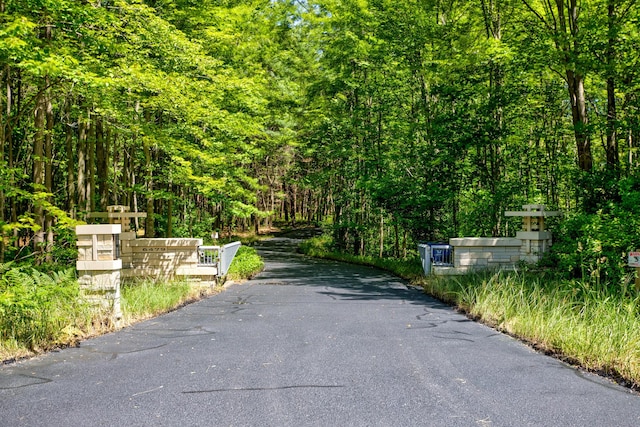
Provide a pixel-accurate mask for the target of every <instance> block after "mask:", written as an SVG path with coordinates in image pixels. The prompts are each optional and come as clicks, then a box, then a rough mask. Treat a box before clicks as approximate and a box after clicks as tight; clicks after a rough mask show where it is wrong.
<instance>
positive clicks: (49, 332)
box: [0, 263, 90, 355]
mask: <svg viewBox="0 0 640 427" xmlns="http://www.w3.org/2000/svg"><path fill="white" fill-rule="evenodd" d="M1 270H2V271H1V278H0V347H1V348H2V351H0V353H2V354H3V355H4V353H5V352H6V349H8V348H9V349H12V348H13V349H15V348H21V347H24V348H26V349H28V350H32V351H33V350H42V349H45V350H46V349H49V348H51V347H52V346H55V345H56V344H57V343H60V342H61V341H66V340H67V339H68V338H69V337H68V336H66V335H67V333H68V332H69V331H73V330H78V329H86V327H87V324H88V322H89V320H90V314H89V309H88V307H87V306H86V305H85V304H83V302H82V301H81V300H80V299H79V295H78V292H79V288H78V283H77V281H76V279H75V275H74V271H73V270H72V269H66V270H64V271H60V272H53V273H44V272H41V271H38V270H35V269H33V268H32V267H28V266H22V267H20V266H16V265H13V264H11V263H8V264H3V265H2V266H1Z"/></svg>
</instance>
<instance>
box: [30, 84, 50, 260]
mask: <svg viewBox="0 0 640 427" xmlns="http://www.w3.org/2000/svg"><path fill="white" fill-rule="evenodd" d="M45 87H46V83H45V84H43V87H42V88H41V89H40V90H39V91H38V94H37V95H36V96H37V99H36V107H35V111H34V116H35V118H34V127H35V134H34V138H33V176H32V179H33V190H34V192H42V191H45V172H44V164H45V153H44V145H45V141H44V140H45V133H46V129H45V122H46V109H47V101H46V95H45V90H46V89H45ZM33 213H34V222H35V225H36V227H37V230H35V235H34V237H33V249H34V252H36V253H38V254H42V253H43V252H44V239H45V228H44V227H45V223H44V209H43V207H42V202H41V201H38V200H36V202H35V206H34V211H33ZM38 261H39V262H41V261H42V259H41V258H40V257H38Z"/></svg>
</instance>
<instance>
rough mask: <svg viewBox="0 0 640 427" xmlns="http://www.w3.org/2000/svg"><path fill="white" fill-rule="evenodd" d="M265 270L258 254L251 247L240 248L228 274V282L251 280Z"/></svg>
mask: <svg viewBox="0 0 640 427" xmlns="http://www.w3.org/2000/svg"><path fill="white" fill-rule="evenodd" d="M263 268H264V262H263V261H262V258H261V257H260V256H259V255H258V252H257V251H256V250H255V249H254V248H252V247H250V246H245V245H243V246H240V247H239V248H238V252H237V253H236V256H235V258H233V261H232V262H231V266H230V267H229V271H228V272H227V279H228V280H246V279H250V278H252V277H253V276H255V275H256V274H258V273H259V272H261V271H262V269H263Z"/></svg>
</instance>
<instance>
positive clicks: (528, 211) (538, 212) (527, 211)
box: [504, 205, 560, 217]
mask: <svg viewBox="0 0 640 427" xmlns="http://www.w3.org/2000/svg"><path fill="white" fill-rule="evenodd" d="M522 209H523V210H522V211H506V212H505V213H504V216H521V217H527V216H528V217H549V216H558V215H560V211H547V210H545V206H544V205H522Z"/></svg>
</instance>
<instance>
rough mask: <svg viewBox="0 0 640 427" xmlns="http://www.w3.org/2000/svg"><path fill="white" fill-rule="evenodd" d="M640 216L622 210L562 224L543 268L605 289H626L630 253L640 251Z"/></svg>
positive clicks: (577, 216) (580, 216)
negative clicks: (638, 249)
mask: <svg viewBox="0 0 640 427" xmlns="http://www.w3.org/2000/svg"><path fill="white" fill-rule="evenodd" d="M639 231H640V220H639V219H638V215H636V214H634V213H632V212H629V211H627V210H624V209H622V208H620V207H612V208H611V209H609V210H608V211H605V210H602V211H600V212H598V213H597V214H575V215H572V216H570V217H568V218H566V219H565V220H564V221H562V222H561V223H560V226H559V230H558V231H557V232H556V233H555V236H554V244H553V246H552V247H551V251H550V252H549V253H548V254H547V255H546V256H545V258H544V260H543V262H542V265H546V266H553V267H555V268H557V270H558V271H559V272H562V273H564V274H565V275H566V276H567V277H569V278H580V279H582V280H585V281H589V282H591V283H594V284H597V285H602V286H605V287H613V288H618V289H619V287H620V286H621V285H624V286H625V287H626V286H627V284H628V282H629V274H630V270H629V268H628V267H627V253H628V252H629V251H633V250H636V249H637V248H639V247H640V233H639Z"/></svg>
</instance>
